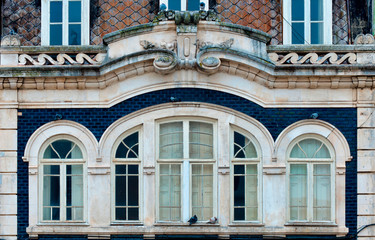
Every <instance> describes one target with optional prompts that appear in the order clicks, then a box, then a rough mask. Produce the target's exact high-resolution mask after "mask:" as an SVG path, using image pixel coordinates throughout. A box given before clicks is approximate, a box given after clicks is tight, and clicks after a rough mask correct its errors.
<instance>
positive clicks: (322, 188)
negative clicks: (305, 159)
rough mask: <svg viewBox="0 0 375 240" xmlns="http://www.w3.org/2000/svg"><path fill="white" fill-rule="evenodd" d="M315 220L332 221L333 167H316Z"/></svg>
mask: <svg viewBox="0 0 375 240" xmlns="http://www.w3.org/2000/svg"><path fill="white" fill-rule="evenodd" d="M313 204H314V220H317V221H319V220H320V221H329V220H331V166H330V165H329V164H315V165H314V199H313Z"/></svg>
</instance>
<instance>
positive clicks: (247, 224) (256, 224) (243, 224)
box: [228, 222, 264, 227]
mask: <svg viewBox="0 0 375 240" xmlns="http://www.w3.org/2000/svg"><path fill="white" fill-rule="evenodd" d="M228 226H229V227H264V224H263V223H260V222H232V223H230V224H229V225H228Z"/></svg>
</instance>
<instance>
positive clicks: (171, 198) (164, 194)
mask: <svg viewBox="0 0 375 240" xmlns="http://www.w3.org/2000/svg"><path fill="white" fill-rule="evenodd" d="M159 184H160V186H159V219H160V220H161V221H180V220H181V165H179V164H160V182H159Z"/></svg>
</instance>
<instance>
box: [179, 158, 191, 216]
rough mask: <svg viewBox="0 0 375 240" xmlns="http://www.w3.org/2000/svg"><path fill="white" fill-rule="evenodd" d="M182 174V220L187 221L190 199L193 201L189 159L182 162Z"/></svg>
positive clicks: (189, 211)
mask: <svg viewBox="0 0 375 240" xmlns="http://www.w3.org/2000/svg"><path fill="white" fill-rule="evenodd" d="M181 172H182V176H181V178H182V179H181V180H182V181H181V184H182V186H181V190H182V191H181V203H180V204H181V207H182V209H181V211H182V219H181V220H182V221H183V222H185V221H187V220H188V219H189V218H190V213H191V211H192V210H191V209H190V201H191V187H190V186H191V179H190V165H189V162H188V161H184V162H183V163H182V171H181Z"/></svg>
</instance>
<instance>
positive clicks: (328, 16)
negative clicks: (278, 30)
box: [283, 0, 332, 45]
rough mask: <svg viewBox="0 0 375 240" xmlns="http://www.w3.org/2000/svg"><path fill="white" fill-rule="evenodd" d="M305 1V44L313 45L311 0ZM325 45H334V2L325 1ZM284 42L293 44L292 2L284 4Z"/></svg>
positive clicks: (287, 1)
mask: <svg viewBox="0 0 375 240" xmlns="http://www.w3.org/2000/svg"><path fill="white" fill-rule="evenodd" d="M304 1H305V13H304V16H305V21H304V23H305V28H304V29H305V44H311V35H310V33H311V31H310V25H311V24H310V23H311V18H310V0H304ZM323 6H324V7H323V34H324V36H323V44H332V0H323ZM283 16H284V20H283V29H284V30H283V42H284V45H287V44H292V0H284V3H283Z"/></svg>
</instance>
